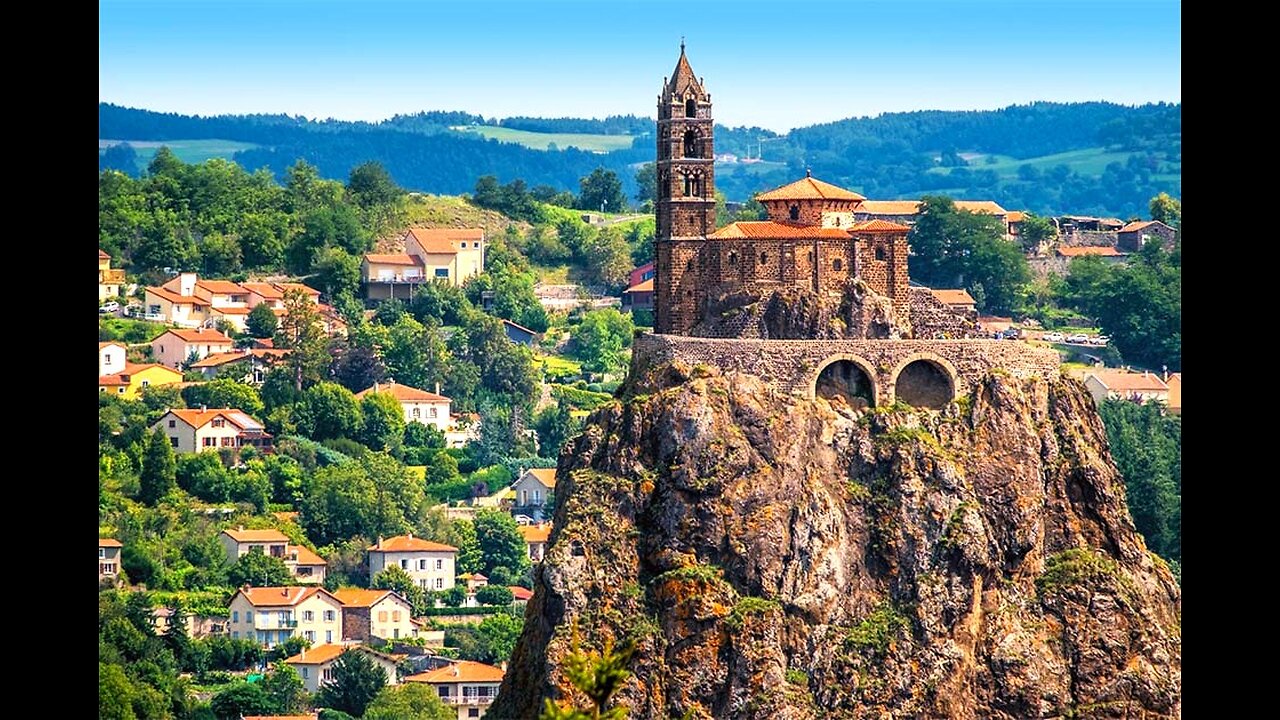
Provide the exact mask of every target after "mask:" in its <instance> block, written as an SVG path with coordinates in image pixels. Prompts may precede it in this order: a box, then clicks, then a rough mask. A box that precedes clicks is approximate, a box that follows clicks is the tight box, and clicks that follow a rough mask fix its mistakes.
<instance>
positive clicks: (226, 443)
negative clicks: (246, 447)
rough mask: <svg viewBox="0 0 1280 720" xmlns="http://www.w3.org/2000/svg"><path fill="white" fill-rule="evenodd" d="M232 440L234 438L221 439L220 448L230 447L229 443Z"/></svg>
mask: <svg viewBox="0 0 1280 720" xmlns="http://www.w3.org/2000/svg"><path fill="white" fill-rule="evenodd" d="M234 439H235V438H229V437H224V438H222V447H231V441H232V440H234Z"/></svg>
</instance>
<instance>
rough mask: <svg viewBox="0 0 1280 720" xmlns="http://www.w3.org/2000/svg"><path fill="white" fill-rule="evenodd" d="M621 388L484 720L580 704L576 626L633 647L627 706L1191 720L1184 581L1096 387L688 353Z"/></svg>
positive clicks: (673, 712)
mask: <svg viewBox="0 0 1280 720" xmlns="http://www.w3.org/2000/svg"><path fill="white" fill-rule="evenodd" d="M623 397H624V398H626V399H625V400H624V401H622V402H619V403H615V404H613V405H610V406H606V407H604V408H601V409H599V410H597V411H596V412H595V413H594V414H593V415H592V417H591V418H590V420H589V422H588V424H587V427H586V429H585V431H584V432H583V434H582V435H581V436H580V437H578V438H577V439H576V440H575V441H573V442H572V443H571V444H570V445H569V446H568V447H567V448H566V451H565V453H564V454H563V456H562V457H561V460H560V469H559V476H558V477H559V482H558V485H557V487H556V494H557V496H558V497H559V498H560V503H559V508H558V510H557V513H556V518H555V522H556V526H555V530H554V532H553V534H552V537H551V547H550V550H549V551H548V553H547V556H546V560H545V561H544V563H543V564H542V566H541V567H540V568H539V570H538V572H537V577H536V590H535V594H534V598H533V600H532V601H531V602H530V604H529V607H528V611H527V616H526V624H525V630H524V634H523V636H522V637H521V639H520V643H519V645H518V647H517V649H516V652H515V655H514V657H513V659H512V662H511V664H510V667H509V668H508V670H507V674H506V677H505V679H504V680H503V684H502V688H501V690H500V693H499V696H498V701H497V702H496V703H495V704H494V705H493V707H492V709H491V710H490V711H489V713H488V715H487V716H486V717H489V718H497V719H499V720H506V719H515V718H520V719H524V718H534V717H537V715H538V713H539V711H540V710H541V706H542V702H543V699H544V698H552V699H559V698H564V697H567V696H571V694H572V693H573V692H575V691H573V690H572V688H571V686H570V685H569V683H568V682H567V680H566V678H565V676H564V674H563V672H562V670H561V668H562V660H563V658H564V656H565V654H566V653H567V652H568V648H569V645H570V638H571V636H572V635H573V634H574V632H575V628H576V631H577V633H578V634H579V635H580V637H581V639H582V642H583V643H584V644H585V645H588V646H598V645H599V644H601V643H602V642H603V641H604V640H605V639H606V638H613V639H615V640H616V641H617V642H619V643H621V642H625V641H626V640H628V639H634V640H635V641H636V642H637V643H638V648H639V650H638V652H637V654H636V656H635V658H634V660H633V662H632V666H631V669H632V670H633V672H634V675H633V676H632V678H631V679H630V680H629V681H628V683H627V685H626V687H625V688H624V690H623V691H622V692H621V694H620V696H619V698H618V700H619V702H621V703H623V704H625V705H626V706H628V707H629V708H630V709H631V717H632V718H663V719H665V718H673V717H675V718H679V717H684V716H685V714H686V713H689V712H691V713H692V715H691V716H692V717H694V718H759V719H761V720H764V719H765V718H770V719H773V718H786V719H801V718H888V717H893V718H917V717H930V718H962V719H966V718H984V719H985V718H1007V719H1014V718H1050V717H1064V718H1065V717H1088V718H1122V717H1123V718H1165V717H1179V716H1180V715H1181V629H1180V623H1181V593H1180V591H1179V588H1178V586H1177V584H1176V583H1175V582H1174V579H1173V577H1172V575H1171V574H1170V572H1169V571H1168V568H1167V567H1166V566H1165V565H1164V564H1163V563H1162V562H1161V561H1160V560H1158V559H1157V558H1156V557H1154V556H1153V555H1152V554H1150V553H1149V552H1148V551H1147V550H1146V547H1145V546H1144V544H1143V542H1142V539H1141V538H1140V537H1139V536H1138V534H1137V533H1136V532H1135V530H1134V527H1133V523H1132V521H1131V520H1130V517H1129V514H1128V511H1127V509H1126V507H1125V499H1124V485H1123V483H1122V482H1121V479H1120V478H1119V477H1118V476H1117V473H1116V470H1115V467H1114V466H1113V464H1112V461H1111V458H1110V455H1109V452H1108V449H1107V442H1106V437H1105V435H1104V433H1103V428H1102V424H1101V421H1100V420H1099V418H1098V415H1097V413H1096V412H1095V410H1094V408H1093V405H1092V402H1091V400H1090V399H1089V396H1088V395H1087V394H1086V393H1085V391H1084V389H1083V387H1082V386H1081V385H1080V384H1079V383H1078V382H1075V381H1071V380H1065V379H1064V380H1060V381H1054V382H1046V381H1042V380H1017V379H1013V378H1011V377H1008V376H1005V375H1001V374H999V373H996V374H993V375H990V376H988V377H986V378H985V379H984V380H982V381H981V382H980V383H978V384H977V386H976V388H975V390H974V392H973V393H972V394H971V395H970V396H969V397H966V398H961V399H960V401H958V402H955V403H952V404H951V405H949V406H948V407H947V408H946V409H944V410H942V411H940V412H933V411H927V410H919V411H917V410H912V409H910V408H904V407H901V406H899V407H894V408H880V409H876V410H871V411H865V412H857V411H853V410H850V409H848V408H844V407H835V408H833V406H831V405H829V404H828V403H827V402H826V401H825V400H821V399H818V400H803V399H797V398H794V397H789V396H781V395H778V394H775V393H774V392H773V391H772V390H771V389H770V388H769V387H768V386H766V385H765V384H764V383H762V382H761V381H759V380H758V379H757V378H754V377H750V376H741V375H729V376H721V375H719V374H718V372H717V371H715V370H714V369H707V368H705V367H703V366H699V367H697V368H690V367H687V366H680V365H678V364H677V365H664V366H660V367H657V368H653V369H651V370H650V371H649V372H648V374H647V375H646V376H645V377H641V378H634V377H633V378H632V379H631V380H630V381H629V385H628V386H627V387H626V388H625V389H624V393H623ZM579 700H581V698H579Z"/></svg>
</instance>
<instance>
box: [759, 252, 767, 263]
mask: <svg viewBox="0 0 1280 720" xmlns="http://www.w3.org/2000/svg"><path fill="white" fill-rule="evenodd" d="M767 262H769V253H760V264H761V265H764V264H765V263H767Z"/></svg>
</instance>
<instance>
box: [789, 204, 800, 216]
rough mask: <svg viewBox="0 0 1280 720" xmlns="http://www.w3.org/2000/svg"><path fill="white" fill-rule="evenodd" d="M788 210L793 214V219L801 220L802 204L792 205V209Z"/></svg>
mask: <svg viewBox="0 0 1280 720" xmlns="http://www.w3.org/2000/svg"><path fill="white" fill-rule="evenodd" d="M788 212H789V213H790V214H791V219H792V220H799V219H800V206H799V205H792V206H791V209H790V210H788Z"/></svg>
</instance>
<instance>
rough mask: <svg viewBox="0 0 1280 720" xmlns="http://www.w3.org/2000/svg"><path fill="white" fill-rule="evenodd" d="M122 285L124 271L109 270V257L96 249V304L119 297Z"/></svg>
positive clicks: (99, 249) (100, 249)
mask: <svg viewBox="0 0 1280 720" xmlns="http://www.w3.org/2000/svg"><path fill="white" fill-rule="evenodd" d="M123 284H124V270H119V269H116V270H112V269H111V256H110V255H108V254H106V253H105V252H103V251H102V248H98V302H103V301H105V300H110V299H112V298H116V297H119V296H120V286H121V285H123Z"/></svg>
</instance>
